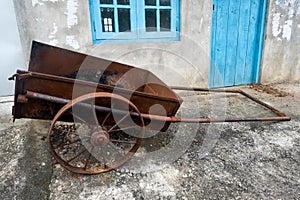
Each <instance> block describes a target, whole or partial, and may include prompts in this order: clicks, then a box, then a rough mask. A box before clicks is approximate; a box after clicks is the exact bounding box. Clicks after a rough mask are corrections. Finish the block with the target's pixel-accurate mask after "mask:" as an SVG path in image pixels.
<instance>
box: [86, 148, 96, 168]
mask: <svg viewBox="0 0 300 200" xmlns="http://www.w3.org/2000/svg"><path fill="white" fill-rule="evenodd" d="M93 150H94V148H92V150H91V153H89V156H88V158H87V161H86V162H85V165H84V169H85V170H86V169H87V166H88V164H89V162H90V160H91V157H92V153H93Z"/></svg>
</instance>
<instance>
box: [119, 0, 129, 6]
mask: <svg viewBox="0 0 300 200" xmlns="http://www.w3.org/2000/svg"><path fill="white" fill-rule="evenodd" d="M118 4H119V5H129V0H118Z"/></svg>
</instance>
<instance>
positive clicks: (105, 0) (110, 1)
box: [100, 0, 113, 4]
mask: <svg viewBox="0 0 300 200" xmlns="http://www.w3.org/2000/svg"><path fill="white" fill-rule="evenodd" d="M100 4H113V0H100Z"/></svg>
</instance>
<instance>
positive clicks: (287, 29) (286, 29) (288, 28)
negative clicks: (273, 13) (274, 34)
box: [282, 20, 293, 41]
mask: <svg viewBox="0 0 300 200" xmlns="http://www.w3.org/2000/svg"><path fill="white" fill-rule="evenodd" d="M292 25H293V21H292V20H287V21H285V24H284V25H283V32H282V38H285V39H287V41H290V40H291V35H292Z"/></svg>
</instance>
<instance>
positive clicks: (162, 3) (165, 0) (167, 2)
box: [159, 0, 171, 6]
mask: <svg viewBox="0 0 300 200" xmlns="http://www.w3.org/2000/svg"><path fill="white" fill-rule="evenodd" d="M159 5H160V6H171V1H170V0H159Z"/></svg>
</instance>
